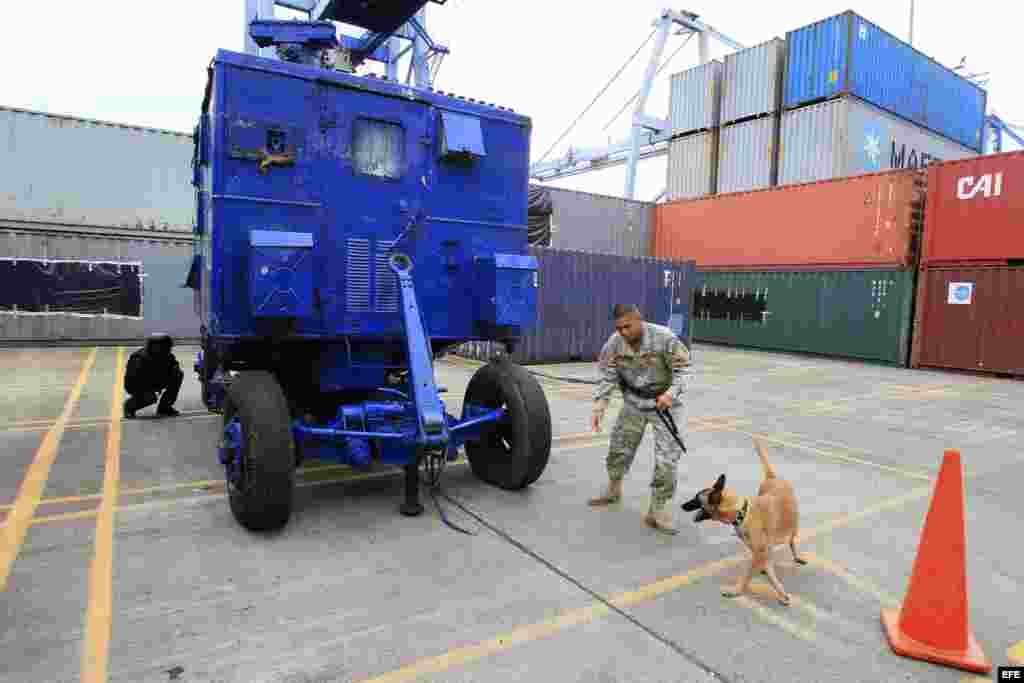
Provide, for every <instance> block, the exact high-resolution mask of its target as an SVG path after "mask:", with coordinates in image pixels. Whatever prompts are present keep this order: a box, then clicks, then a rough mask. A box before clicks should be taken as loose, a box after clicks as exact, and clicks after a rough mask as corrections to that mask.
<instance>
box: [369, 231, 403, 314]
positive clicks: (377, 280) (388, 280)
mask: <svg viewBox="0 0 1024 683" xmlns="http://www.w3.org/2000/svg"><path fill="white" fill-rule="evenodd" d="M394 244H395V242H394V241H390V242H385V241H383V240H378V242H377V252H376V254H375V257H376V258H375V263H374V265H375V266H376V271H375V275H374V285H375V287H374V295H375V299H374V303H375V307H374V310H376V311H377V312H378V313H397V312H398V303H399V292H398V276H397V275H395V273H394V272H393V271H392V270H391V266H389V265H388V260H389V259H390V258H391V253H390V251H389V250H390V249H391V247H392V246H394Z"/></svg>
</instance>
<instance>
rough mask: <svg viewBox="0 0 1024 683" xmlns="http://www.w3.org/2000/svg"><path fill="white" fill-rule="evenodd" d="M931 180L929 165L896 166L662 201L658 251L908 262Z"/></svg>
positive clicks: (719, 261) (735, 261)
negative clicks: (905, 168) (921, 168)
mask: <svg viewBox="0 0 1024 683" xmlns="http://www.w3.org/2000/svg"><path fill="white" fill-rule="evenodd" d="M924 182H925V178H924V173H923V172H922V171H892V172H889V173H876V174H871V175H863V176H857V177H854V178H842V179H837V180H829V181H826V182H821V183H809V184H804V185H789V186H785V187H777V188H771V189H767V190H758V191H754V192H742V193H735V194H725V195H719V196H716V197H708V198H704V199H697V200H691V201H675V202H666V203H664V204H658V205H657V206H656V207H655V228H654V244H653V251H652V254H651V255H652V256H655V257H657V258H669V259H671V258H686V259H690V258H692V259H696V260H697V265H698V266H699V267H711V266H714V267H738V268H744V267H791V266H811V267H822V266H840V265H844V266H851V265H853V266H855V265H865V266H866V265H871V266H875V267H879V266H893V267H908V266H911V265H912V264H915V263H916V243H917V239H918V235H919V234H920V229H921V224H922V217H921V212H922V210H923V204H924Z"/></svg>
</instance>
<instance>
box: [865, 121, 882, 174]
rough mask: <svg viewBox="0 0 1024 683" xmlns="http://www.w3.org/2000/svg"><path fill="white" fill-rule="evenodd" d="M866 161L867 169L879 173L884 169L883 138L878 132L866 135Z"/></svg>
mask: <svg viewBox="0 0 1024 683" xmlns="http://www.w3.org/2000/svg"><path fill="white" fill-rule="evenodd" d="M864 160H865V163H864V167H865V168H866V169H871V170H876V171H877V170H880V169H881V167H882V136H881V135H879V134H878V133H877V132H876V131H870V130H869V131H867V132H865V134H864Z"/></svg>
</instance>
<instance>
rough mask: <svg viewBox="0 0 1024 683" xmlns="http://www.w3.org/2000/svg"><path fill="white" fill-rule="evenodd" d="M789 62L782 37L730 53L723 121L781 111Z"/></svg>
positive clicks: (725, 68) (725, 71)
mask: <svg viewBox="0 0 1024 683" xmlns="http://www.w3.org/2000/svg"><path fill="white" fill-rule="evenodd" d="M785 63H786V41H784V40H782V39H781V38H773V39H771V40H769V41H767V42H764V43H761V44H760V45H755V46H753V47H749V48H747V49H745V50H740V51H738V52H734V53H732V54H729V55H726V57H725V62H724V66H723V69H722V115H721V122H722V125H723V126H724V125H725V124H727V123H732V122H733V121H739V120H741V119H746V118H750V117H753V116H759V115H761V114H774V113H775V112H777V111H779V109H780V107H781V104H782V87H783V74H784V71H785V69H784V65H785Z"/></svg>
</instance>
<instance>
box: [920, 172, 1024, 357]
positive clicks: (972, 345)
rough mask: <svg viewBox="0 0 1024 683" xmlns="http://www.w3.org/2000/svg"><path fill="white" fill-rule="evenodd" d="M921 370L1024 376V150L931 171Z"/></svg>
mask: <svg viewBox="0 0 1024 683" xmlns="http://www.w3.org/2000/svg"><path fill="white" fill-rule="evenodd" d="M918 281H919V285H918V291H917V312H916V316H915V321H914V345H913V354H912V357H911V365H912V366H913V367H922V366H930V367H942V368H955V369H963V370H984V371H991V372H1001V373H1009V374H1014V375H1024V343H1022V341H1021V340H1022V339H1024V152H1010V153H1007V154H996V155H992V156H984V157H978V158H975V159H968V160H964V161H956V162H948V163H944V164H938V165H935V166H932V167H930V168H929V169H928V207H927V212H926V219H925V237H924V249H923V254H922V259H921V268H920V273H919V276H918Z"/></svg>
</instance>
